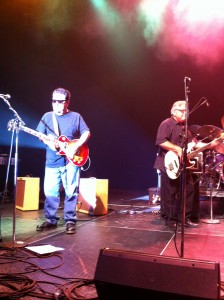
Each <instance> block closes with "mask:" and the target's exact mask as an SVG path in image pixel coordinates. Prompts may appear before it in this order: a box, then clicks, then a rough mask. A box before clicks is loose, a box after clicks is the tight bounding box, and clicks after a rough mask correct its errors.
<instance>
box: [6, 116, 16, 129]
mask: <svg viewBox="0 0 224 300" xmlns="http://www.w3.org/2000/svg"><path fill="white" fill-rule="evenodd" d="M15 128H16V120H14V119H13V120H10V121H9V122H8V124H7V129H8V131H11V130H14V129H15Z"/></svg>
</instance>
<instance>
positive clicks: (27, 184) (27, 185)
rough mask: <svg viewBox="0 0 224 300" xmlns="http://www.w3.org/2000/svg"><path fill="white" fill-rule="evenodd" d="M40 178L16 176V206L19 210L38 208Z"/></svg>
mask: <svg viewBox="0 0 224 300" xmlns="http://www.w3.org/2000/svg"><path fill="white" fill-rule="evenodd" d="M39 194H40V178H38V177H18V178H17V186H16V208H18V209H20V210H38V209H39Z"/></svg>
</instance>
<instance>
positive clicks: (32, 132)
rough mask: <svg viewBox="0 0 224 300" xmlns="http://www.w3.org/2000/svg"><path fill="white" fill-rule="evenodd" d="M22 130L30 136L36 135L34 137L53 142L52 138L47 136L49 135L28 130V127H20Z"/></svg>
mask: <svg viewBox="0 0 224 300" xmlns="http://www.w3.org/2000/svg"><path fill="white" fill-rule="evenodd" d="M20 129H21V130H23V131H25V132H27V133H29V134H31V135H34V136H36V137H38V138H41V139H44V140H45V141H51V140H52V138H50V137H49V136H47V135H45V134H43V133H41V132H38V131H36V130H33V129H31V128H28V127H26V126H20Z"/></svg>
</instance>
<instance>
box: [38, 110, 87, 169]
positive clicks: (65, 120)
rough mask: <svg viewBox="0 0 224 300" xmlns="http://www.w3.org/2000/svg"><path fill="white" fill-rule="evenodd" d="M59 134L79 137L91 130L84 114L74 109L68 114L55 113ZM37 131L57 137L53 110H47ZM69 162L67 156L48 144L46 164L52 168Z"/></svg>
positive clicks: (73, 137) (69, 137) (70, 137)
mask: <svg viewBox="0 0 224 300" xmlns="http://www.w3.org/2000/svg"><path fill="white" fill-rule="evenodd" d="M55 117H56V120H57V123H58V129H59V135H65V136H66V137H67V138H68V139H69V140H74V139H78V138H79V137H80V136H81V135H82V134H83V133H84V132H85V131H89V128H88V126H87V125H86V123H85V121H84V119H83V118H82V116H81V115H80V114H79V113H77V112H73V111H69V112H68V113H67V114H65V115H62V116H58V115H55ZM37 131H39V132H41V133H43V134H45V135H52V136H55V138H56V133H55V128H54V124H53V112H47V113H45V114H44V115H43V117H42V118H41V121H40V122H39V124H38V126H37ZM67 163H68V160H67V159H66V157H65V156H62V155H58V154H57V151H53V150H51V149H50V148H49V147H48V146H46V166H47V167H50V168H54V167H60V166H64V165H65V164H67Z"/></svg>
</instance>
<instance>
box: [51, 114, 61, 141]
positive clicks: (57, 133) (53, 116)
mask: <svg viewBox="0 0 224 300" xmlns="http://www.w3.org/2000/svg"><path fill="white" fill-rule="evenodd" d="M52 120H53V126H54V133H55V134H56V136H57V137H59V136H60V131H59V126H58V121H57V119H56V116H55V113H54V112H53V111H52Z"/></svg>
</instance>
